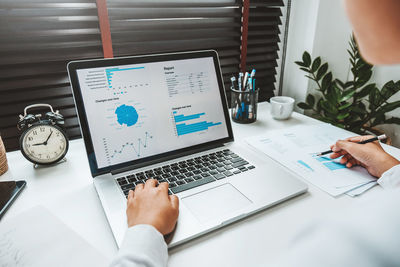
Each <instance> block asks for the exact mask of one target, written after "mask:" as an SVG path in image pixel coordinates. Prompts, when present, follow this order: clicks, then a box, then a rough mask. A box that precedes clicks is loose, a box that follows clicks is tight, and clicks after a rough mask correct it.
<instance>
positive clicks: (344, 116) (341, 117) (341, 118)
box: [336, 113, 350, 120]
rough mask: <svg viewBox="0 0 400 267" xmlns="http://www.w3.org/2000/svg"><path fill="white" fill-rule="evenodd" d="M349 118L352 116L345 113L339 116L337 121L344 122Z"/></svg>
mask: <svg viewBox="0 0 400 267" xmlns="http://www.w3.org/2000/svg"><path fill="white" fill-rule="evenodd" d="M348 116H350V113H343V114H339V115H338V116H337V117H336V119H338V120H343V119H345V118H347V117H348Z"/></svg>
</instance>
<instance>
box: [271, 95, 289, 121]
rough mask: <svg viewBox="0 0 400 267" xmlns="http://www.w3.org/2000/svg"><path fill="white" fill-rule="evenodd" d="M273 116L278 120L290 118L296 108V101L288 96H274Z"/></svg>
mask: <svg viewBox="0 0 400 267" xmlns="http://www.w3.org/2000/svg"><path fill="white" fill-rule="evenodd" d="M270 103H271V115H272V117H273V118H274V119H277V120H286V119H288V118H290V116H291V115H292V112H293V108H294V99H293V98H291V97H288V96H274V97H271V99H270Z"/></svg>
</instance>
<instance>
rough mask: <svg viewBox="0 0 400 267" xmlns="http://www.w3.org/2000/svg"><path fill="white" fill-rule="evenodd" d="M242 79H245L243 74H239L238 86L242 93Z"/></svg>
mask: <svg viewBox="0 0 400 267" xmlns="http://www.w3.org/2000/svg"><path fill="white" fill-rule="evenodd" d="M242 79H243V72H239V77H238V85H239V90H240V91H241V90H242Z"/></svg>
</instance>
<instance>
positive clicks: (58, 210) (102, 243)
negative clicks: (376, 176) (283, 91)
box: [0, 103, 383, 267]
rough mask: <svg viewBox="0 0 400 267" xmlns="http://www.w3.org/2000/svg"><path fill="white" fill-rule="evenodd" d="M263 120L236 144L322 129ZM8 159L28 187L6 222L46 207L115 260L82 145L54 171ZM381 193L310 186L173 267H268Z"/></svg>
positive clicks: (263, 111) (196, 246) (175, 254)
mask: <svg viewBox="0 0 400 267" xmlns="http://www.w3.org/2000/svg"><path fill="white" fill-rule="evenodd" d="M258 116H259V117H258V120H257V122H256V123H253V124H248V125H241V124H237V123H233V131H234V135H235V140H236V142H243V141H242V140H243V138H244V137H247V136H251V135H258V134H262V133H263V132H267V131H268V130H272V129H279V128H284V127H288V126H293V125H298V124H303V123H306V124H313V123H317V121H316V120H314V119H311V118H309V117H306V116H304V115H301V114H299V113H294V114H293V116H292V118H291V119H289V120H287V121H276V120H273V119H272V118H271V116H270V113H269V104H268V103H262V104H260V105H259V111H258ZM7 157H8V162H9V167H10V170H9V171H8V172H7V173H6V174H4V175H3V176H0V181H6V180H15V179H16V180H18V179H24V180H26V181H27V187H26V188H25V190H24V191H23V192H22V194H21V195H20V197H18V199H17V200H16V201H15V203H14V204H13V205H12V206H11V208H10V209H9V211H8V212H7V214H6V215H5V216H4V218H3V220H4V221H6V220H7V219H9V218H11V217H12V216H15V215H16V214H18V213H20V212H22V211H23V210H26V209H28V208H30V207H33V206H36V205H38V204H41V205H43V206H45V207H46V208H48V209H49V210H51V211H52V212H53V213H54V214H55V215H56V216H58V217H59V218H60V219H61V220H62V221H64V222H65V223H66V224H67V225H68V226H70V227H71V228H72V229H74V230H75V231H76V232H77V233H78V234H80V235H81V236H82V237H83V238H85V239H86V240H87V241H88V242H89V243H91V244H92V245H93V246H94V247H96V248H97V249H99V250H100V251H101V252H102V253H103V254H104V255H106V256H108V257H109V258H110V259H111V258H112V257H113V256H114V255H115V253H116V252H117V248H116V245H115V242H114V239H113V236H112V233H111V230H110V228H109V226H108V224H107V220H106V217H105V215H104V213H103V210H102V207H101V205H100V201H99V199H98V198H97V194H96V191H95V189H94V186H93V185H92V178H91V175H90V171H89V165H88V162H87V158H86V153H85V148H84V144H83V141H82V140H74V141H71V142H70V149H69V152H68V154H67V159H68V161H67V162H66V163H62V164H59V165H58V166H55V167H51V168H42V169H37V170H35V169H33V167H32V164H31V163H30V162H28V161H27V160H26V159H25V158H23V156H22V154H21V153H20V152H19V151H16V152H11V153H8V154H7ZM382 192H383V190H382V189H381V188H380V187H378V186H377V187H375V188H373V189H372V190H370V191H369V192H368V193H366V194H365V195H363V196H361V197H358V198H351V197H348V196H341V197H339V198H333V197H331V196H329V195H328V194H327V193H325V192H323V191H321V190H320V189H318V188H316V187H315V186H313V185H312V184H309V191H308V193H306V194H304V195H302V196H299V197H297V198H295V199H292V200H290V201H287V202H285V203H283V204H280V205H278V206H276V207H274V208H271V209H268V210H266V211H263V212H261V213H258V214H256V215H254V216H251V217H249V218H246V219H244V220H242V221H240V222H237V223H234V224H232V225H230V226H227V227H225V228H222V229H220V230H217V231H215V232H213V233H210V234H207V235H205V236H203V237H200V238H198V239H196V240H194V241H191V242H189V243H186V244H184V245H182V246H179V247H177V248H174V249H172V250H171V251H170V256H171V257H170V261H169V266H182V267H183V266H185V267H187V266H191V267H195V266H201V267H204V266H230V267H234V266H268V264H269V263H271V262H272V261H273V260H274V259H275V258H276V257H277V256H279V254H284V253H285V248H286V246H287V245H288V244H289V242H290V240H291V238H293V236H294V235H295V233H296V232H298V230H300V228H301V226H302V225H304V224H305V223H307V222H308V221H310V220H312V219H313V218H315V217H320V216H321V215H323V214H325V213H330V212H333V211H338V210H340V209H343V208H347V207H348V206H349V205H352V204H353V203H356V202H359V201H363V200H364V199H365V198H369V197H370V196H373V195H376V194H381V193H382ZM27 223H28V222H27Z"/></svg>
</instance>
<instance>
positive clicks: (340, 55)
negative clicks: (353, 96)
mask: <svg viewBox="0 0 400 267" xmlns="http://www.w3.org/2000/svg"><path fill="white" fill-rule="evenodd" d="M350 35H351V25H350V23H349V21H348V19H347V16H346V14H345V12H344V9H343V7H342V1H338V0H335V1H327V0H309V1H301V0H292V9H291V16H290V24H289V34H288V46H287V56H286V61H285V70H284V78H283V83H282V89H283V90H282V94H283V95H288V96H291V97H294V98H295V99H296V102H300V101H304V99H305V97H306V95H307V93H308V92H312V90H313V88H314V84H313V83H312V81H309V80H308V79H307V78H305V77H304V72H302V71H300V70H299V68H298V66H297V65H296V64H294V63H293V62H294V61H296V60H300V59H301V55H302V53H303V52H304V50H307V51H308V52H310V54H311V55H312V56H313V57H317V56H321V58H322V60H323V61H328V62H329V66H330V70H331V71H332V73H333V76H334V77H337V78H339V79H342V80H346V79H347V78H348V77H349V75H350V64H349V62H348V54H347V51H346V49H347V48H348V40H349V38H350ZM399 79H400V65H398V66H376V67H374V75H373V77H372V79H371V82H376V83H377V85H378V86H382V85H383V84H384V83H385V82H387V81H388V80H395V81H397V80H399ZM391 100H400V93H398V94H397V95H395V96H394V97H393V99H391ZM297 111H301V110H300V109H298V108H297ZM391 115H393V116H398V117H400V109H397V110H395V111H393V112H391ZM379 128H381V129H383V130H385V132H386V133H387V134H388V135H390V136H391V137H392V138H393V143H394V145H396V146H398V147H400V126H399V125H384V126H380V127H379Z"/></svg>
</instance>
